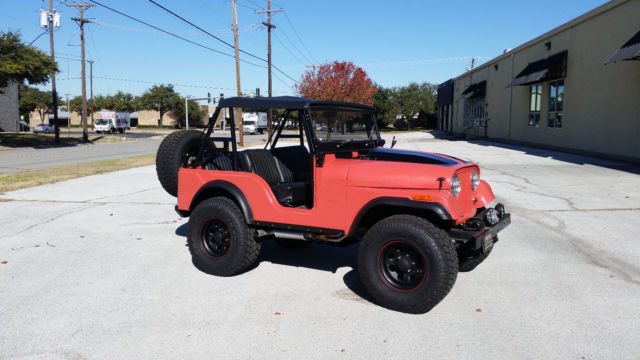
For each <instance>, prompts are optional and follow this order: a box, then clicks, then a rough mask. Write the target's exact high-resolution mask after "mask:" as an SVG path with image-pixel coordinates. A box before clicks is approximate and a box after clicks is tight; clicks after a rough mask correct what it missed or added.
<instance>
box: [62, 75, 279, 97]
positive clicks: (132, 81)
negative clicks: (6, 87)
mask: <svg viewBox="0 0 640 360" xmlns="http://www.w3.org/2000/svg"><path fill="white" fill-rule="evenodd" d="M93 78H94V79H100V80H111V81H122V82H130V83H138V84H151V85H157V84H160V83H161V82H158V81H148V80H136V79H127V78H116V77H110V76H94V77H93ZM79 79H81V78H80V77H72V78H65V79H61V80H65V81H66V80H79ZM283 84H284V85H285V86H289V85H287V84H286V83H284V82H283ZM171 85H173V86H175V87H188V88H198V89H211V90H228V91H235V90H236V89H235V88H233V89H232V88H225V87H219V86H209V85H195V84H173V83H172V84H171ZM277 92H278V93H282V94H288V93H289V92H284V91H277Z"/></svg>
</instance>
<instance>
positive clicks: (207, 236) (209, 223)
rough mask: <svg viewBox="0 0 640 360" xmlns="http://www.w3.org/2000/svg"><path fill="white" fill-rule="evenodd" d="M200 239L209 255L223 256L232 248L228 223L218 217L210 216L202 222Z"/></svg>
mask: <svg viewBox="0 0 640 360" xmlns="http://www.w3.org/2000/svg"><path fill="white" fill-rule="evenodd" d="M200 241H201V242H202V246H204V250H205V251H206V253H207V255H209V256H210V257H212V258H221V257H223V256H225V255H227V253H228V252H229V249H230V248H231V232H230V231H229V228H228V227H227V225H226V224H225V223H224V222H223V221H221V220H220V219H217V218H209V219H207V220H205V221H204V222H203V223H202V226H201V229H200Z"/></svg>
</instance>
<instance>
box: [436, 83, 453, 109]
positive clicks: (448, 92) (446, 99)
mask: <svg viewBox="0 0 640 360" xmlns="http://www.w3.org/2000/svg"><path fill="white" fill-rule="evenodd" d="M446 104H453V79H449V80H447V81H445V82H443V83H442V84H440V85H438V105H446Z"/></svg>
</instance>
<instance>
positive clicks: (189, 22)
mask: <svg viewBox="0 0 640 360" xmlns="http://www.w3.org/2000/svg"><path fill="white" fill-rule="evenodd" d="M149 2H150V3H152V4H154V5H156V6H157V7H159V8H161V9H162V10H164V11H166V12H168V13H169V14H171V15H173V16H175V17H177V18H178V19H180V20H182V21H184V22H186V23H187V24H189V25H191V26H193V27H194V28H196V29H198V30H200V31H202V32H203V33H205V34H207V35H209V36H211V37H212V38H214V39H216V40H218V41H220V42H221V43H223V44H225V45H227V46H229V47H230V48H234V49H235V46H234V45H233V44H231V43H228V42H226V41H224V40H222V39H220V38H219V37H217V36H215V35H213V34H211V33H210V32H208V31H206V30H205V29H203V28H201V27H200V26H198V25H196V24H194V23H192V22H191V21H189V20H187V19H185V18H183V17H182V16H180V15H178V14H176V13H175V12H173V11H171V10H169V9H167V8H166V7H164V6H162V5H160V4H158V3H157V2H155V1H154V0H149ZM238 52H241V53H243V54H245V55H249V56H251V57H253V58H255V59H258V60H261V61H264V62H266V63H268V60H266V59H263V58H261V57H259V56H257V55H254V54H252V53H250V52H248V51H244V50H242V49H238ZM271 66H272V67H273V68H274V69H276V70H278V71H279V72H280V73H282V75H284V76H286V77H288V78H289V79H291V81H293V82H295V83H298V81H296V79H294V78H292V77H291V76H289V74H287V73H285V72H284V71H282V70H280V69H279V68H278V67H277V66H275V65H273V64H271Z"/></svg>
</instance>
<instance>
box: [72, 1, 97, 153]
mask: <svg viewBox="0 0 640 360" xmlns="http://www.w3.org/2000/svg"><path fill="white" fill-rule="evenodd" d="M67 6H70V7H76V8H78V12H79V13H80V17H79V18H71V20H74V21H77V22H79V23H80V49H81V54H82V60H81V61H82V142H84V143H86V142H88V141H89V134H88V132H87V79H86V78H87V76H86V69H85V67H86V64H85V56H84V24H85V23H88V22H90V21H89V20H87V19H85V18H84V8H85V7H93V6H94V5H92V4H84V3H73V4H67Z"/></svg>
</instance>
